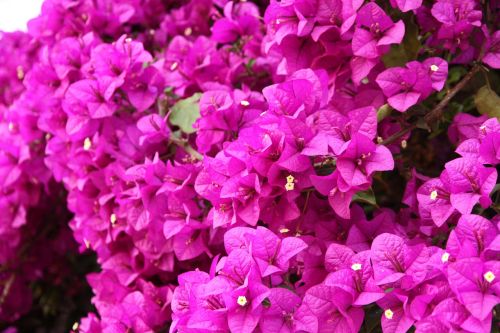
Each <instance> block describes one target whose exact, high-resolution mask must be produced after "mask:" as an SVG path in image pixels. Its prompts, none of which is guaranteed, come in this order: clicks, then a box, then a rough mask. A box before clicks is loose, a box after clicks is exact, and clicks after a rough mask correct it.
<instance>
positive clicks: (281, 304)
mask: <svg viewBox="0 0 500 333" xmlns="http://www.w3.org/2000/svg"><path fill="white" fill-rule="evenodd" d="M269 303H271V305H270V306H269V307H268V308H267V309H265V310H264V313H263V314H262V317H261V319H260V324H259V326H260V329H261V330H262V331H266V332H269V333H292V332H294V331H293V321H294V314H295V311H296V310H297V308H298V307H299V305H300V303H301V298H300V297H299V296H298V295H296V294H294V293H293V292H292V291H291V290H288V289H286V288H272V289H271V291H270V293H269Z"/></svg>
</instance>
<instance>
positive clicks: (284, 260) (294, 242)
mask: <svg viewBox="0 0 500 333" xmlns="http://www.w3.org/2000/svg"><path fill="white" fill-rule="evenodd" d="M306 247H307V245H306V243H305V242H304V241H302V240H301V239H300V238H297V237H286V238H284V239H279V238H278V236H276V235H275V234H274V233H273V232H272V231H270V230H269V229H266V228H263V227H257V230H256V231H255V235H254V238H253V241H252V246H251V250H252V256H253V258H254V260H255V262H256V263H257V265H258V266H259V269H260V272H261V275H262V276H263V277H265V276H268V275H271V274H273V273H276V272H282V271H286V270H287V269H288V265H289V261H290V259H291V258H292V257H294V256H295V255H297V254H298V253H299V252H301V251H302V250H303V249H305V248H306Z"/></svg>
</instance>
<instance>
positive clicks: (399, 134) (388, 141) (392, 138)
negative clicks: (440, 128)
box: [381, 124, 417, 146]
mask: <svg viewBox="0 0 500 333" xmlns="http://www.w3.org/2000/svg"><path fill="white" fill-rule="evenodd" d="M415 127H417V125H416V124H411V125H410V126H408V127H405V128H403V129H402V130H400V131H399V132H396V133H394V134H393V135H391V136H390V137H388V138H387V139H385V140H384V141H382V143H381V144H383V145H385V146H387V145H390V144H391V143H394V141H396V140H397V139H399V138H400V137H402V136H404V135H405V134H406V133H408V132H411V131H412V130H413V129H414V128H415Z"/></svg>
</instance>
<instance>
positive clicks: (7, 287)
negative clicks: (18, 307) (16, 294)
mask: <svg viewBox="0 0 500 333" xmlns="http://www.w3.org/2000/svg"><path fill="white" fill-rule="evenodd" d="M15 278H16V274H15V273H12V274H11V275H10V277H9V279H8V280H7V282H5V286H4V288H3V291H2V294H1V295H0V307H1V306H2V305H3V303H4V302H5V300H6V299H7V296H9V293H10V288H11V287H12V284H13V283H14V279H15Z"/></svg>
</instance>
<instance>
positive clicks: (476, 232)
mask: <svg viewBox="0 0 500 333" xmlns="http://www.w3.org/2000/svg"><path fill="white" fill-rule="evenodd" d="M497 235H498V229H497V227H496V226H495V225H494V224H493V223H491V222H490V221H489V220H487V219H485V218H484V217H482V216H480V215H462V217H461V218H460V220H458V224H457V227H456V228H455V229H453V231H452V232H451V233H450V236H449V238H448V242H447V243H446V252H448V253H449V254H450V255H451V256H452V257H454V258H468V257H479V256H481V255H482V252H483V251H484V250H485V249H486V248H488V246H489V245H490V244H491V243H492V242H493V241H494V239H495V237H496V236H497Z"/></svg>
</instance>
